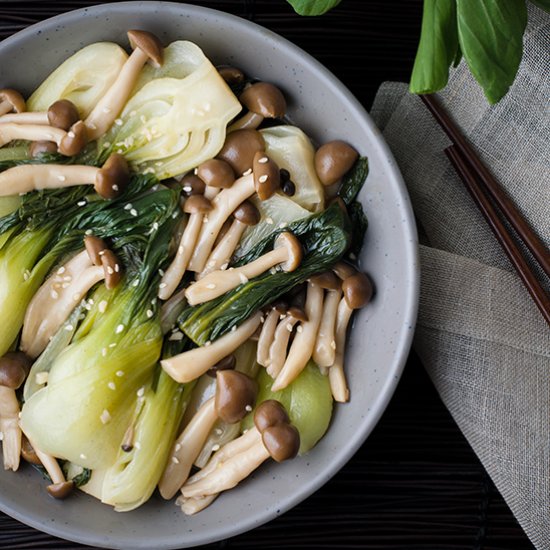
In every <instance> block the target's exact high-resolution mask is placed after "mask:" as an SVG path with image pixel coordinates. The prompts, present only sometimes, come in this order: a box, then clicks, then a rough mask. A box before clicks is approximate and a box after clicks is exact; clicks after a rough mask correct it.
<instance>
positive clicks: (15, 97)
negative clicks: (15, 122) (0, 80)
mask: <svg viewBox="0 0 550 550" xmlns="http://www.w3.org/2000/svg"><path fill="white" fill-rule="evenodd" d="M0 101H7V102H8V103H11V105H12V109H13V110H14V111H15V112H16V113H22V112H24V111H26V110H27V104H26V103H25V100H24V99H23V96H22V95H21V94H20V93H19V92H18V91H17V90H12V89H11V88H4V89H2V90H0Z"/></svg>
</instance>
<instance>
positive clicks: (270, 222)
mask: <svg viewBox="0 0 550 550" xmlns="http://www.w3.org/2000/svg"><path fill="white" fill-rule="evenodd" d="M265 223H267V224H268V225H273V218H266V219H265Z"/></svg>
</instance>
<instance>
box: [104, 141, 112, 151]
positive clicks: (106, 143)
mask: <svg viewBox="0 0 550 550" xmlns="http://www.w3.org/2000/svg"><path fill="white" fill-rule="evenodd" d="M109 147H111V144H110V143H109V142H108V141H106V142H105V143H104V144H103V148H104V149H109Z"/></svg>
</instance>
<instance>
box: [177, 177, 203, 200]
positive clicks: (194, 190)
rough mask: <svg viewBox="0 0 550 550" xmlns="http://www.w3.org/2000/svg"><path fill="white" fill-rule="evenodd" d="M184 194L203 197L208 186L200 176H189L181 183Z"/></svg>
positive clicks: (182, 179)
mask: <svg viewBox="0 0 550 550" xmlns="http://www.w3.org/2000/svg"><path fill="white" fill-rule="evenodd" d="M180 185H181V187H182V190H183V192H184V193H185V194H186V195H202V194H203V193H204V190H205V188H206V184H205V183H204V181H202V180H201V179H200V178H199V176H196V175H195V174H187V175H186V176H183V178H181V181H180Z"/></svg>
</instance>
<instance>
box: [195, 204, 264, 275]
mask: <svg viewBox="0 0 550 550" xmlns="http://www.w3.org/2000/svg"><path fill="white" fill-rule="evenodd" d="M259 221H260V212H259V210H258V209H257V208H256V207H255V206H254V204H252V203H251V202H250V201H244V202H243V203H242V204H241V205H240V206H239V207H238V208H237V209H236V210H235V211H234V212H233V223H232V224H231V226H230V227H229V229H228V230H227V231H226V233H225V234H224V236H223V237H222V238H221V239H220V241H219V242H218V244H217V245H216V246H215V248H214V250H212V253H211V254H210V256H209V257H208V260H207V262H206V267H205V268H204V269H203V270H202V271H201V273H200V275H199V278H203V277H204V276H205V275H207V274H208V273H210V272H212V271H216V270H219V269H222V270H223V269H226V268H227V267H228V265H229V260H231V256H232V255H233V252H234V251H235V249H236V248H237V245H238V244H239V241H240V240H241V237H242V235H243V233H244V231H245V229H246V228H247V227H251V226H253V225H256V224H257V223H258V222H259Z"/></svg>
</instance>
